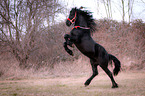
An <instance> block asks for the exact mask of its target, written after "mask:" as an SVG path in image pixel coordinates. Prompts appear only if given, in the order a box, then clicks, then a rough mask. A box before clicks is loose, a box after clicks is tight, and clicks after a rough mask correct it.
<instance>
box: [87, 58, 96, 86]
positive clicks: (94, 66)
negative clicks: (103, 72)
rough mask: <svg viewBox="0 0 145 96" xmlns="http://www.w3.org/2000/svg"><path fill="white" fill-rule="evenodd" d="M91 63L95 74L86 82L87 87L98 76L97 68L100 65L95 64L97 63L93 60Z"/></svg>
mask: <svg viewBox="0 0 145 96" xmlns="http://www.w3.org/2000/svg"><path fill="white" fill-rule="evenodd" d="M90 62H91V66H92V70H93V74H92V76H91V77H90V78H89V79H88V80H87V81H86V82H85V86H88V85H89V84H90V83H91V81H92V79H93V78H94V77H95V76H96V75H98V70H97V66H98V65H97V64H95V62H94V61H93V60H90Z"/></svg>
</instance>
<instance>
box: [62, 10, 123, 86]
mask: <svg viewBox="0 0 145 96" xmlns="http://www.w3.org/2000/svg"><path fill="white" fill-rule="evenodd" d="M71 24H74V28H73V29H72V30H71V32H70V35H69V34H65V36H64V38H65V40H66V42H64V48H65V50H66V51H67V52H68V53H69V54H70V55H73V52H72V51H71V50H70V49H69V48H68V47H67V45H69V46H71V47H72V44H75V46H76V47H77V48H78V49H79V50H80V52H81V53H83V54H84V55H85V56H87V57H89V58H90V63H91V66H92V70H93V74H92V76H91V77H90V78H89V79H88V80H87V81H86V82H85V86H88V85H89V84H90V82H91V81H92V79H93V78H94V77H95V76H96V75H98V70H97V66H98V65H99V66H100V67H101V68H102V69H103V70H104V71H105V72H106V74H107V75H108V76H109V77H110V79H111V81H112V88H117V87H118V85H117V83H116V82H115V80H114V78H113V75H112V73H111V72H110V70H109V69H108V62H109V61H112V60H113V62H114V65H115V68H114V70H113V73H114V75H117V74H118V72H119V71H120V68H121V64H120V61H119V60H118V59H117V58H116V57H115V56H113V55H111V54H108V53H107V51H106V50H105V49H104V48H103V47H102V46H101V45H99V44H97V43H96V42H95V41H94V40H93V39H92V37H91V33H93V32H95V28H96V27H95V26H96V23H95V22H94V19H93V18H92V15H91V12H89V11H87V10H86V11H83V10H81V9H77V8H72V10H71V11H70V14H69V18H68V19H67V21H66V25H67V26H70V25H71Z"/></svg>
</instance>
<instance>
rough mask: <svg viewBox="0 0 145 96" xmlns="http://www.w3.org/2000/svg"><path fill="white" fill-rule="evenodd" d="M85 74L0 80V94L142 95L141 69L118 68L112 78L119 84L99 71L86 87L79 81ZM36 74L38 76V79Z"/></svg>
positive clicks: (144, 83) (143, 79)
mask: <svg viewBox="0 0 145 96" xmlns="http://www.w3.org/2000/svg"><path fill="white" fill-rule="evenodd" d="M88 77H89V75H88V76H86V75H79V76H78V75H76V76H70V77H51V78H50V77H45V78H39V77H37V78H31V79H30V78H29V79H22V80H3V81H0V96H145V90H144V89H145V72H121V73H120V74H119V75H118V76H117V77H115V79H116V81H117V82H118V84H119V88H117V89H112V88H111V82H110V80H109V78H108V77H107V75H106V74H105V73H104V72H101V73H100V74H99V75H98V76H97V77H96V78H95V79H94V80H93V81H92V83H91V84H90V86H88V87H84V85H83V83H84V82H85V80H86V79H87V78H88ZM38 78H39V79H38Z"/></svg>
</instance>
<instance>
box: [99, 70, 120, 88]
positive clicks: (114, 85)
mask: <svg viewBox="0 0 145 96" xmlns="http://www.w3.org/2000/svg"><path fill="white" fill-rule="evenodd" d="M101 68H102V69H103V70H104V71H105V72H106V74H107V75H108V76H109V77H110V79H111V81H112V88H117V87H118V85H117V83H116V82H115V80H114V78H113V75H112V73H111V71H110V70H109V69H108V68H107V67H101Z"/></svg>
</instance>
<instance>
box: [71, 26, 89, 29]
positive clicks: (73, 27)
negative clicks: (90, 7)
mask: <svg viewBox="0 0 145 96" xmlns="http://www.w3.org/2000/svg"><path fill="white" fill-rule="evenodd" d="M74 28H75V29H77V28H81V29H90V28H88V27H81V26H74V27H73V28H72V29H74Z"/></svg>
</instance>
